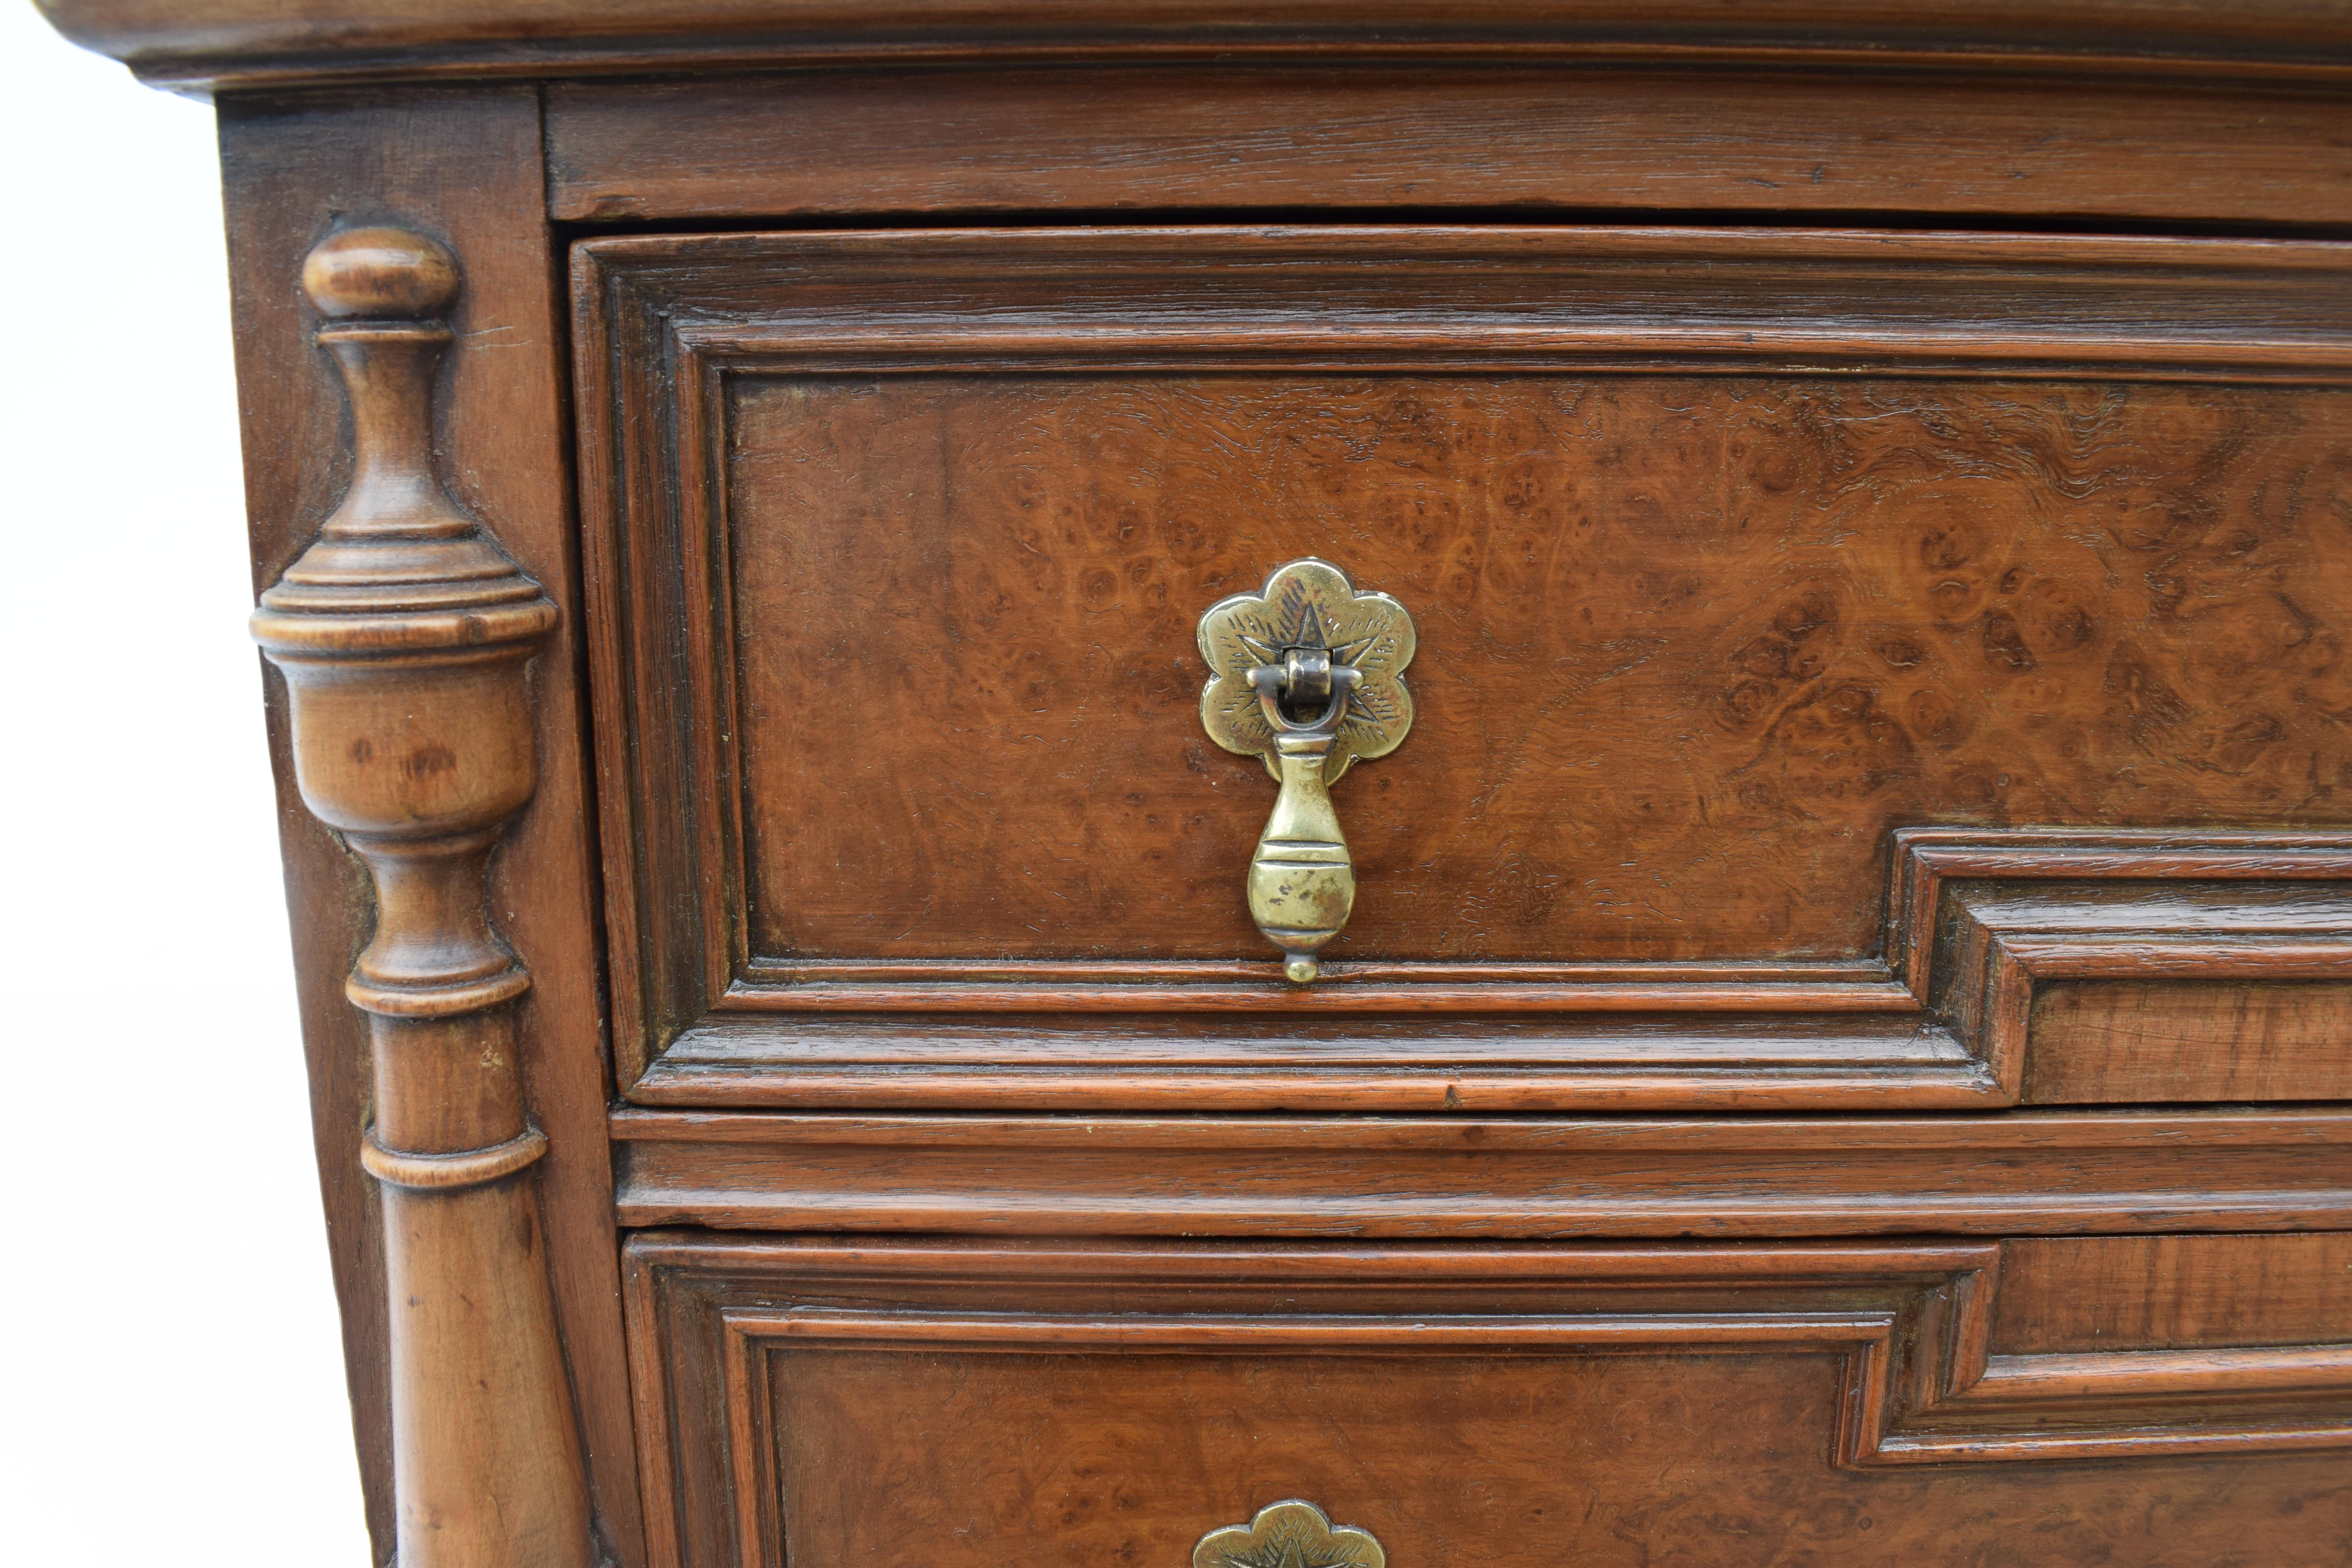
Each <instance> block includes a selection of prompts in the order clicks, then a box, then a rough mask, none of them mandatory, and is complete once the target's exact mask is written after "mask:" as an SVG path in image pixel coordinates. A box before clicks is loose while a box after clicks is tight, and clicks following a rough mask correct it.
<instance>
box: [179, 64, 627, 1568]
mask: <svg viewBox="0 0 2352 1568" xmlns="http://www.w3.org/2000/svg"><path fill="white" fill-rule="evenodd" d="M220 107H221V142H222V161H223V169H224V179H225V184H226V205H227V213H228V230H229V253H230V260H231V264H232V268H233V271H234V274H235V278H236V299H235V305H236V334H237V380H238V385H239V397H240V401H241V403H242V415H243V420H244V427H245V453H246V492H247V507H248V511H249V515H250V528H251V542H252V551H253V564H254V573H255V582H256V586H257V588H258V587H259V586H260V585H262V584H267V583H268V582H271V581H273V580H275V578H276V577H277V576H278V574H279V573H280V572H281V571H283V570H284V568H285V566H286V564H287V563H288V562H289V560H291V559H292V558H293V556H294V555H295V554H296V552H299V550H300V549H301V548H302V546H303V545H304V544H305V543H306V542H308V540H309V538H310V535H311V534H312V533H313V532H314V531H316V529H317V527H318V525H319V523H320V521H321V520H322V519H323V518H324V517H325V515H326V513H327V511H328V510H330V509H331V507H332V505H333V504H334V501H335V500H336V499H337V497H338V496H339V495H340V493H341V489H342V486H343V483H344V481H345V479H346V478H347V476H348V468H349V460H348V458H347V456H346V453H347V450H348V439H347V436H348V432H347V429H346V428H345V426H344V425H343V424H342V423H341V422H342V421H343V420H344V419H345V417H346V416H344V415H343V413H342V411H341V395H340V394H339V393H338V392H337V390H336V388H335V386H334V384H333V381H332V378H331V373H330V370H329V367H328V364H327V362H326V361H325V359H324V358H323V357H322V356H321V355H320V354H319V353H318V352H317V351H316V350H315V349H314V348H313V346H312V345H311V342H310V329H311V327H312V326H313V325H314V324H315V323H314V322H312V321H310V320H308V319H307V318H306V316H305V314H304V310H303V307H302V306H301V303H300V295H299V290H298V289H297V286H296V279H297V276H298V273H299V268H300V264H301V258H302V257H303V255H304V253H305V252H306V251H307V250H308V249H309V248H310V247H311V246H312V245H313V244H314V243H315V242H317V241H318V240H319V239H320V237H323V236H324V235H326V234H328V233H329V232H331V231H332V230H333V229H335V228H337V227H339V226H347V225H350V224H353V223H372V222H378V221H394V222H398V223H402V224H405V225H408V226H413V227H415V228H419V229H422V230H425V231H427V232H429V233H432V234H433V235H434V236H435V237H438V238H440V239H441V240H443V241H444V242H446V243H447V244H448V245H449V246H450V247H451V248H452V249H453V250H455V251H456V252H457V254H458V255H460V256H462V257H463V258H465V267H466V270H467V276H466V279H465V293H464V302H463V304H462V306H461V308H460V315H459V317H458V319H457V320H456V321H454V322H453V326H454V328H455V330H456V332H457V340H456V342H455V343H454V344H453V345H452V347H451V350H450V352H449V354H448V367H447V369H446V371H445V372H444V375H445V378H446V379H445V382H444V391H443V395H442V397H441V399H440V406H441V410H442V417H441V426H440V428H439V430H438V431H437V433H436V458H437V460H438V462H439V465H440V468H441V472H442V475H443V478H444V479H445V480H446V483H447V484H448V486H449V488H450V489H451V491H452V492H453V493H454V494H455V495H456V496H457V498H458V499H459V500H461V501H462V502H463V503H464V504H465V505H466V506H467V507H468V508H470V509H471V510H473V511H474V512H475V513H476V514H477V515H478V516H479V517H480V518H481V519H482V520H483V521H486V522H488V524H490V525H491V526H492V527H493V528H495V530H496V531H497V532H498V535H499V539H500V540H501V541H502V542H504V544H505V545H506V547H507V548H508V549H509V550H510V551H511V552H512V553H513V554H514V556H515V558H516V560H517V562H518V563H519V564H520V566H521V567H522V569H523V570H524V571H525V572H527V573H528V574H530V575H531V576H533V577H535V578H537V579H538V580H539V581H540V582H541V584H544V585H545V587H546V590H547V592H548V594H549V595H551V596H552V597H553V598H554V599H555V600H556V602H557V604H558V605H559V606H560V607H561V609H562V621H561V623H560V624H559V625H558V626H557V629H556V633H555V637H554V640H553V642H552V643H551V645H550V647H549V649H548V651H547V652H546V653H544V654H542V655H541V657H540V658H539V659H538V660H537V662H536V664H535V665H534V667H533V675H532V679H533V680H534V682H535V685H536V690H537V699H538V700H537V703H536V709H537V719H538V725H539V731H538V735H537V747H538V752H539V771H540V784H539V790H538V794H537V796H536V798H535V799H534V800H533V801H532V803H531V805H530V807H529V808H528V809H527V810H525V811H524V813H523V814H522V815H521V816H520V817H518V818H517V819H516V821H515V825H514V827H513V829H512V831H511V833H510V835H509V838H508V840H507V847H506V848H505V850H504V851H503V853H502V854H501V855H500V857H499V860H498V862H497V863H496V865H495V867H494V870H493V878H492V885H491V898H492V902H493V905H494V909H495V912H496V916H497V920H498V921H499V926H500V928H501V929H502V930H503V931H505V932H506V933H507V935H508V937H509V940H510V941H511V942H512V943H513V945H514V947H515V949H516V950H517V952H519V953H520V955H521V957H522V958H523V960H524V961H525V963H528V965H529V966H530V970H531V972H532V973H533V975H534V978H535V984H534V987H533V989H532V991H531V993H530V998H529V999H528V1000H527V1001H526V1002H525V1003H524V1004H523V1005H522V1009H521V1012H520V1029H521V1047H522V1051H523V1056H524V1068H525V1070H526V1072H527V1073H528V1075H529V1079H530V1109H531V1115H532V1117H533V1120H534V1121H536V1122H537V1123H538V1124H539V1126H540V1127H541V1129H542V1130H543V1131H545V1132H546V1133H547V1135H548V1138H549V1141H550V1153H549V1155H548V1157H547V1159H546V1161H545V1163H544V1168H543V1169H544V1174H543V1183H544V1189H543V1190H544V1197H545V1204H546V1224H547V1226H548V1231H549V1236H548V1243H549V1247H548V1250H549V1256H550V1257H551V1259H552V1260H553V1268H554V1275H555V1289H556V1305H557V1313H558V1318H559V1321H560V1322H561V1325H562V1334H563V1341H564V1349H565V1353H566V1355H567V1356H568V1358H569V1360H570V1363H571V1370H572V1380H573V1383H574V1384H575V1387H576V1391H577V1394H578V1397H579V1403H580V1407H581V1418H582V1426H583V1436H584V1439H585V1446H586V1448H587V1452H588V1458H589V1465H590V1469H591V1474H592V1484H593V1489H594V1497H595V1502H596V1508H597V1514H598V1519H599V1523H600V1526H601V1528H602V1529H603V1531H604V1533H605V1535H606V1538H607V1541H608V1544H609V1546H610V1547H611V1549H612V1550H613V1551H614V1553H615V1554H616V1555H617V1557H618V1558H619V1560H620V1561H621V1562H622V1563H624V1564H627V1565H630V1568H634V1565H635V1563H637V1562H638V1561H639V1560H640V1556H641V1552H642V1546H641V1533H642V1532H641V1530H640V1527H639V1524H638V1510H637V1497H636V1480H635V1464H634V1458H633V1456H632V1452H631V1447H630V1441H629V1427H628V1398H627V1382H626V1376H627V1374H626V1367H625V1360H624V1352H623V1348H622V1342H621V1335H620V1311H619V1301H618V1279H617V1268H616V1261H617V1260H616V1254H615V1240H614V1229H613V1221H612V1202H611V1170H610V1164H609V1161H608V1159H607V1156H606V1153H605V1145H604V1131H603V1116H604V1100H605V1095H606V1083H607V1076H606V1069H605V1064H604V1054H603V1052H604V1048H603V1043H602V1033H601V1031H602V1020H601V996H600V981H599V954H598V952H597V950H596V945H595V931H596V922H595V920H594V910H595V890H594V883H593V874H594V873H593V859H592V858H591V855H590V845H591V843H592V842H593V823H592V821H591V818H590V816H589V806H588V804H587V798H586V791H585V788H584V784H583V774H584V759H583V750H582V748H583V741H582V733H581V721H580V718H581V716H580V709H581V696H580V689H579V677H578V662H579V655H578V644H577V632H576V627H577V625H578V610H577V592H576V583H577V578H578V564H577V562H576V559H575V556H574V549H573V541H572V526H571V504H570V494H569V489H570V480H569V470H568V467H567V463H566V456H565V442H564V437H563V424H562V397H563V384H562V371H561V356H562V322H561V319H560V317H559V316H558V314H557V310H556V302H555V292H554V280H553V267H554V261H553V258H552V256H551V250H550V240H549V235H548V229H547V224H546V221H545V218H544V216H543V205H544V203H543V200H542V195H541V174H540V169H541V157H540V116H539V99H538V93H537V90H536V89H533V88H530V87H502V88H497V89H448V90H416V89H400V90H374V91H368V92H364V93H357V94H350V95H336V96H333V97H327V96H303V97H278V98H264V97H258V96H244V95H236V96H228V97H225V98H224V99H223V100H221V106H220ZM266 689H267V693H268V711H269V733H270V745H271V752H272V756H273V758H274V760H275V764H276V768H277V773H278V793H279V797H280V817H281V823H282V827H281V833H282V842H283V846H284V853H285V857H286V865H287V880H288V893H289V900H291V902H292V905H293V913H294V930H295V933H296V934H295V943H296V946H295V963H296V968H297V971H298V973H299V976H300V984H301V994H302V1003H303V1026H304V1034H305V1039H306V1041H307V1042H308V1045H307V1049H308V1053H309V1056H310V1077H311V1083H312V1118H313V1123H314V1130H315V1136H316V1139H317V1143H318V1151H319V1161H320V1180H321V1183H322V1184H323V1186H324V1189H325V1195H326V1205H327V1214H328V1224H329V1227H330V1232H331V1248H332V1252H333V1256H334V1266H335V1273H336V1283H337V1288H338V1291H339V1293H340V1294H341V1298H342V1301H343V1314H344V1337H345V1353H346V1356H347V1358H348V1361H349V1363H350V1368H351V1379H352V1398H353V1407H354V1419H355V1421H356V1424H357V1426H358V1431H359V1442H360V1451H361V1461H362V1473H363V1475H364V1478H365V1482H366V1487H367V1491H368V1510H369V1524H370V1529H371V1531H373V1534H374V1537H375V1539H376V1542H378V1554H379V1556H383V1555H386V1554H388V1552H389V1549H390V1543H391V1541H392V1516H391V1511H390V1484H391V1474H390V1450H389V1447H388V1420H389V1412H388V1405H387V1396H386V1381H385V1379H386V1374H385V1366H384V1351H383V1345H384V1298H383V1290H384V1284H383V1263H382V1249H381V1246H380V1237H379V1231H380V1224H381V1222H380V1219H379V1217H378V1215H377V1212H376V1200H375V1196H374V1194H373V1191H372V1190H371V1188H372V1186H373V1184H372V1183H369V1182H368V1181H366V1180H365V1178H364V1177H362V1174H361V1170H360V1164H359V1149H360V1141H361V1134H362V1129H363V1128H364V1126H365V1124H366V1121H367V1119H368V1114H369V1106H368V1098H369V1088H368V1080H367V1068H366V1046H365V1039H366V1035H365V1030H364V1027H363V1026H362V1019H361V1016H360V1015H359V1014H358V1013H356V1012H354V1011H353V1010H352V1009H351V1007H350V1006H349V1005H348V1004H347V1003H346V1002H345V1001H344V999H343V996H342V985H341V977H342V975H343V973H345V972H346V970H347V969H348V968H349V966H350V963H351V959H352V953H353V952H355V951H356V949H357V946H358V944H359V942H360V940H361V939H362V937H364V935H365V934H366V928H367V925H368V921H369V918H370V917H369V912H368V907H367V899H366V894H365V890H364V883H363V880H362V879H361V877H360V875H359V872H358V868H357V866H356V863H355V862H353V861H352V860H351V858H349V856H348V855H347V854H346V853H345V852H344V851H343V849H342V848H341V847H340V846H339V845H338V844H337V843H336V842H335V841H334V839H333V838H332V837H331V836H330V835H329V834H328V833H327V832H326V831H325V830H324V829H323V828H321V827H320V826H319V825H318V824H317V823H316V822H315V821H313V820H312V819H311V818H310V817H309V816H308V815H307V814H306V813H304V811H303V810H302V807H301V805H300V802H299V798H298V796H297V795H296V792H295V788H294V781H293V777H292V773H291V768H290V763H289V759H288V754H287V749H286V721H285V711H284V689H283V685H282V682H281V681H280V680H279V679H278V677H277V676H276V675H275V674H274V673H273V674H270V675H268V677H267V678H266Z"/></svg>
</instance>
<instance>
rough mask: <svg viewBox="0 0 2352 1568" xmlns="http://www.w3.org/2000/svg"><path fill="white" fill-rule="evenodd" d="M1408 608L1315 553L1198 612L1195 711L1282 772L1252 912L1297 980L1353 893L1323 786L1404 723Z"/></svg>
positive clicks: (1229, 745) (1391, 742) (1388, 741)
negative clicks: (1360, 586) (1200, 682)
mask: <svg viewBox="0 0 2352 1568" xmlns="http://www.w3.org/2000/svg"><path fill="white" fill-rule="evenodd" d="M1413 645H1414V636H1413V628H1412V616H1409V615H1407V614H1406V613H1405V608H1404V606H1403V605H1400V604H1398V603H1397V602H1396V601H1395V600H1394V599H1391V598H1390V597H1389V596H1388V595H1386V594H1360V593H1358V592H1357V591H1356V590H1355V588H1354V587H1353V586H1352V585H1350V584H1349V582H1348V579H1347V575H1346V574H1344V573H1342V572H1341V571H1340V570H1339V568H1338V567H1336V566H1334V565H1332V564H1331V563H1328V562H1326V561H1318V560H1316V559H1314V558H1313V557H1312V556H1309V557H1307V559H1305V560H1302V561H1293V562H1291V563H1289V564H1288V565H1286V566H1281V567H1277V568H1276V570H1275V572H1274V574H1273V575H1272V576H1270V577H1268V578H1267V579H1266V580H1265V587H1264V588H1262V589H1260V590H1259V591H1258V592H1256V593H1255V594H1235V595H1234V596H1233V597H1231V598H1229V599H1221V600H1219V601H1218V602H1217V603H1216V604H1214V605H1211V606H1210V607H1209V610H1208V613H1207V614H1206V615H1204V616H1202V617H1201V657H1202V658H1204V659H1206V660H1208V662H1209V668H1210V670H1211V671H1212V674H1211V676H1210V679H1209V684H1208V687H1207V689H1205V690H1203V691H1202V693H1201V723H1202V726H1203V727H1204V728H1206V729H1207V731H1209V738H1210V739H1211V740H1213V741H1214V742H1217V744H1219V745H1220V746H1223V747H1224V748H1225V750H1227V751H1229V752H1240V753H1241V754H1242V755H1244V756H1255V757H1262V758H1264V759H1265V766H1266V771H1267V772H1269V773H1272V774H1274V776H1275V778H1276V780H1278V781H1279V782H1280V783H1281V784H1282V793H1281V795H1278V796H1276V799H1275V803H1274V815H1273V816H1270V817H1268V818H1267V819H1266V824H1265V831H1264V832H1263V833H1261V834H1259V835H1258V840H1257V853H1256V854H1255V856H1253V857H1252V858H1251V859H1250V868H1249V880H1248V889H1249V909H1250V918H1251V919H1252V920H1255V921H1256V922H1257V929H1258V930H1259V931H1262V932H1264V933H1265V938H1266V940H1267V941H1269V942H1273V943H1274V944H1275V946H1276V947H1278V948H1280V949H1282V951H1283V954H1284V956H1285V958H1286V963H1285V964H1284V966H1283V973H1285V974H1286V975H1287V976H1289V978H1290V980H1291V981H1292V982H1293V983H1294V984H1300V985H1304V984H1307V982H1308V981H1310V980H1313V979H1314V978H1315V974H1316V959H1315V955H1316V953H1317V952H1320V951H1321V950H1322V948H1323V946H1324V944H1325V943H1327V942H1329V941H1330V940H1331V939H1332V938H1333V937H1335V936H1338V935H1339V931H1340V929H1341V928H1342V927H1344V926H1345V925H1346V924H1347V923H1348V916H1349V912H1350V911H1351V910H1353V909H1354V908H1355V904H1356V868H1355V863H1354V861H1353V860H1351V859H1350V858H1349V855H1348V840H1347V837H1346V835H1344V834H1342V833H1341V832H1340V831H1339V813H1338V812H1337V811H1335V810H1334V809H1333V808H1332V805H1331V793H1330V786H1331V785H1333V784H1337V783H1338V782H1339V775H1340V774H1342V773H1346V772H1347V771H1348V764H1349V763H1351V762H1354V761H1355V760H1356V759H1357V758H1359V757H1362V758H1365V759H1367V760H1369V759H1370V758H1373V757H1381V756H1386V755H1387V754H1388V753H1389V752H1393V751H1395V750H1396V748H1397V746H1398V744H1399V742H1402V741H1403V739H1404V737H1405V731H1408V730H1410V729H1412V693H1411V692H1409V691H1407V690H1406V689H1405V685H1404V679H1403V676H1404V667H1405V666H1406V665H1408V664H1410V663H1412V652H1413Z"/></svg>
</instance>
